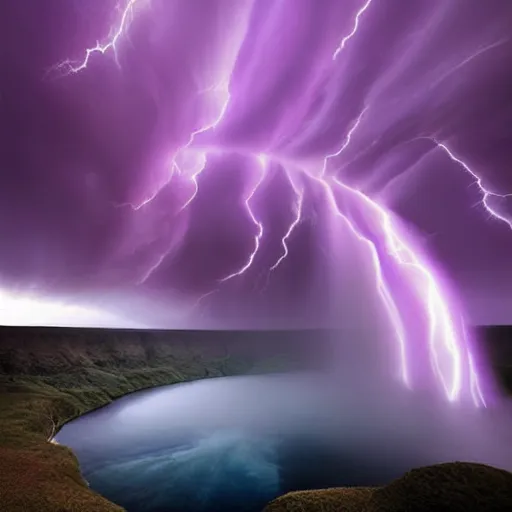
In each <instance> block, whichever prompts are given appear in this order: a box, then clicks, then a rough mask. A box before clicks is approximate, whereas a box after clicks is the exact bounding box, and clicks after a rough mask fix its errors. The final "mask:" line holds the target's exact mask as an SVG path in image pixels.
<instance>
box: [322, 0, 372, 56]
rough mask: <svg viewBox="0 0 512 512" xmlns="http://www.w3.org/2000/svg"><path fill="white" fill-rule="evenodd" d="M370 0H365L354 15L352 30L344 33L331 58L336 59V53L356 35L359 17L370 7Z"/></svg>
mask: <svg viewBox="0 0 512 512" xmlns="http://www.w3.org/2000/svg"><path fill="white" fill-rule="evenodd" d="M371 3H372V0H367V1H366V2H365V3H364V4H363V6H362V7H361V8H360V9H359V11H357V14H356V17H355V19H354V27H353V28H352V32H350V34H348V35H346V36H345V37H344V38H343V39H342V40H341V42H340V44H339V46H338V48H336V51H335V52H334V53H333V55H332V60H336V59H337V58H338V55H339V54H340V53H341V52H342V51H343V50H344V49H345V46H346V44H347V43H348V42H349V41H350V40H351V39H352V38H353V37H354V36H355V35H356V32H357V29H358V28H359V19H360V18H361V16H362V15H363V14H364V13H365V12H366V10H367V9H368V8H369V7H370V5H371Z"/></svg>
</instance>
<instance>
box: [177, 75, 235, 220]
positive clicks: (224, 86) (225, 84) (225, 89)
mask: <svg viewBox="0 0 512 512" xmlns="http://www.w3.org/2000/svg"><path fill="white" fill-rule="evenodd" d="M232 73H233V69H231V71H230V73H229V78H228V79H227V80H222V81H221V82H220V84H219V85H218V86H216V87H214V88H212V89H207V90H206V91H205V92H209V91H215V92H218V91H220V92H222V93H223V94H224V101H223V102H222V106H221V108H220V110H219V113H218V114H217V116H216V117H215V118H214V119H213V121H212V122H211V123H209V124H206V125H205V126H202V127H201V128H199V129H198V130H195V131H193V132H192V133H191V134H190V137H189V139H188V142H187V143H186V144H185V146H183V147H182V148H181V149H180V151H179V152H178V154H179V153H180V152H181V151H186V150H187V149H188V148H190V147H191V146H192V144H193V143H194V140H195V138H196V137H197V136H198V135H200V134H202V133H205V132H207V131H209V130H214V129H215V128H217V126H218V125H219V123H220V122H221V121H222V119H223V118H224V116H225V115H226V112H227V110H228V106H229V102H230V101H231V93H230V90H229V86H230V82H231V75H232ZM205 167H206V155H205V154H203V165H201V166H199V168H198V169H197V170H196V171H195V172H194V173H193V174H192V176H191V178H190V179H191V181H192V183H193V184H194V192H193V193H192V195H191V196H190V198H189V199H188V200H187V201H186V202H185V204H184V205H183V206H182V207H181V209H180V212H181V211H183V210H185V209H186V208H187V206H189V205H190V203H192V201H193V200H194V199H195V197H196V196H197V193H198V191H199V183H198V178H199V175H200V174H201V173H202V172H203V170H204V168H205Z"/></svg>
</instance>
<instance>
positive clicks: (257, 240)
mask: <svg viewBox="0 0 512 512" xmlns="http://www.w3.org/2000/svg"><path fill="white" fill-rule="evenodd" d="M258 161H259V163H260V165H261V169H262V171H261V173H260V178H259V179H258V181H257V182H256V184H255V185H254V187H253V188H252V189H251V191H250V193H249V195H248V196H247V199H246V200H245V209H246V210H247V214H248V215H249V218H250V219H251V220H252V222H253V224H254V225H255V226H256V227H257V232H256V235H255V237H254V249H253V251H252V252H251V254H250V255H249V258H248V260H247V263H245V265H244V266H243V267H242V268H241V269H240V270H237V271H236V272H233V273H232V274H229V275H227V276H226V277H223V278H222V279H221V280H220V282H221V283H225V282H226V281H229V280H230V279H233V278H234V277H238V276H241V275H242V274H244V273H245V272H246V271H247V270H248V269H249V268H250V267H251V265H252V263H253V261H254V258H255V257H256V254H257V253H258V250H259V248H260V242H261V238H262V237H263V224H262V223H261V222H260V221H259V220H258V219H257V218H256V216H255V215H254V212H253V211H252V208H251V200H252V198H253V197H254V195H255V194H256V192H257V190H258V189H259V187H260V186H261V184H262V183H263V181H264V179H265V177H266V175H267V172H266V171H267V156H266V155H259V156H258Z"/></svg>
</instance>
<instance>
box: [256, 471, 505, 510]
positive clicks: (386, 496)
mask: <svg viewBox="0 0 512 512" xmlns="http://www.w3.org/2000/svg"><path fill="white" fill-rule="evenodd" d="M509 510H510V511H512V473H509V472H508V471H504V470H501V469H496V468H492V467H490V466H485V465H483V464H472V463H467V462H453V463H446V464H437V465H434V466H427V467H423V468H418V469H414V470H412V471H409V472H408V473H406V474H405V475H404V476H403V477H401V478H398V479H397V480H395V481H394V482H392V483H390V484H389V485H387V486H385V487H375V488H364V487H354V488H337V489H325V490H318V491H300V492H291V493H288V494H285V495H284V496H281V497H279V498H277V499H276V500H274V501H272V502H271V503H270V504H269V505H268V506H267V507H266V508H265V510H264V512H506V511H509Z"/></svg>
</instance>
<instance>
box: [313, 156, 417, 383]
mask: <svg viewBox="0 0 512 512" xmlns="http://www.w3.org/2000/svg"><path fill="white" fill-rule="evenodd" d="M327 158H328V157H327ZM309 176H310V177H311V178H312V179H314V180H316V181H317V182H318V183H320V185H321V186H322V187H323V188H324V190H325V193H326V197H327V199H328V202H329V205H330V207H331V210H332V212H333V214H334V215H335V216H336V217H339V218H341V219H342V220H343V222H344V223H345V224H346V225H347V227H348V228H349V229H350V231H351V232H352V233H353V234H354V235H355V237H356V238H357V239H358V240H359V241H360V242H363V243H364V244H366V246H367V247H368V248H369V250H370V253H371V256H372V262H373V269H374V274H375V277H376V281H377V290H378V292H379V295H380V297H381V299H382V302H383V304H384V306H385V308H386V311H387V312H388V314H389V318H390V320H391V322H392V325H393V328H394V332H395V336H396V338H397V340H398V343H399V352H400V376H401V380H402V382H403V383H404V384H405V385H406V386H407V387H409V388H410V387H411V383H410V376H409V369H408V363H407V352H406V345H407V340H406V335H405V328H404V324H403V322H402V319H401V316H400V313H399V310H398V307H397V305H396V303H395V301H394V299H393V294H392V293H391V291H390V289H389V287H388V285H387V284H386V282H385V280H384V276H383V273H382V265H381V262H380V258H379V254H378V251H377V247H376V246H375V243H374V242H373V241H372V240H370V239H369V238H367V237H365V236H364V235H363V234H362V233H361V232H360V231H359V230H358V229H357V228H356V226H355V224H354V223H353V222H352V221H351V220H350V219H349V218H348V216H346V215H344V214H343V213H342V211H341V210H340V208H339V206H338V203H337V201H336V197H335V194H334V191H333V188H332V186H331V185H330V183H329V182H328V181H327V180H326V179H325V178H321V177H320V178H319V177H315V176H311V175H309ZM335 183H336V184H338V185H340V186H342V187H344V185H343V184H342V183H341V182H338V181H336V182H335Z"/></svg>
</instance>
